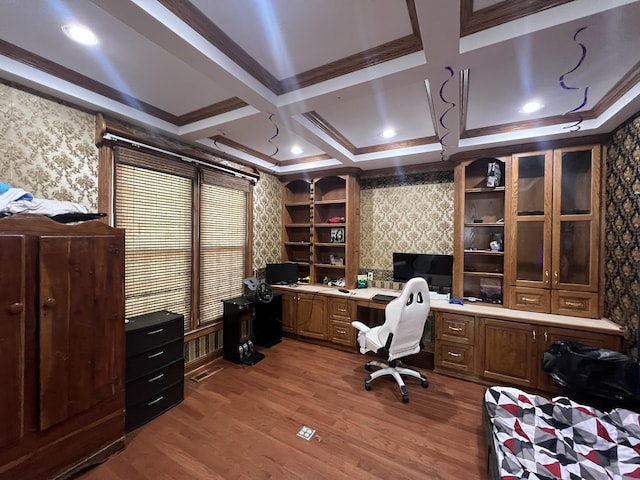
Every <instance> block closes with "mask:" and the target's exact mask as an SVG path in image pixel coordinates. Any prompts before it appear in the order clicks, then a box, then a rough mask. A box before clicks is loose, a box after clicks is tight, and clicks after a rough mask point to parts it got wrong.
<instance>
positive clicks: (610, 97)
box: [592, 62, 640, 118]
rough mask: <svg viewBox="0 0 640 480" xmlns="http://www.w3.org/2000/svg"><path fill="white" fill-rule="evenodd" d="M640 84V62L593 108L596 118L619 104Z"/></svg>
mask: <svg viewBox="0 0 640 480" xmlns="http://www.w3.org/2000/svg"><path fill="white" fill-rule="evenodd" d="M638 83H640V62H638V63H636V64H635V65H634V66H633V67H631V69H630V70H629V71H628V72H627V73H626V74H624V75H623V76H622V78H621V79H620V81H619V82H618V83H616V84H615V85H614V86H613V88H611V89H610V90H609V91H608V92H607V93H606V94H605V95H604V96H603V97H602V98H601V99H600V101H599V102H598V103H597V104H596V105H595V106H594V107H593V109H592V111H593V112H594V115H595V117H596V118H597V117H599V116H600V115H602V114H603V113H604V112H605V111H606V110H607V109H608V108H609V107H611V106H612V105H613V104H614V103H615V102H617V101H618V100H619V99H620V98H622V96H623V95H624V94H625V93H627V92H628V91H629V90H631V89H632V88H633V87H634V86H636V85H637V84H638Z"/></svg>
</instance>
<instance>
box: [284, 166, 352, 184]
mask: <svg viewBox="0 0 640 480" xmlns="http://www.w3.org/2000/svg"><path fill="white" fill-rule="evenodd" d="M361 174H362V170H361V169H359V168H358V167H338V168H330V169H327V170H314V171H312V172H296V173H289V174H285V175H277V177H278V180H280V181H281V182H290V181H291V180H297V179H304V180H313V179H314V178H318V177H330V176H331V175H336V176H340V175H352V176H354V177H355V178H358V177H359V176H360V175H361Z"/></svg>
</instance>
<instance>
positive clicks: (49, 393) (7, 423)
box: [0, 215, 125, 480]
mask: <svg viewBox="0 0 640 480" xmlns="http://www.w3.org/2000/svg"><path fill="white" fill-rule="evenodd" d="M0 265H1V268H2V271H1V273H0V379H1V381H2V386H1V387H0V480H6V479H11V480H15V479H18V478H20V479H22V480H30V479H34V480H35V479H37V480H42V479H51V478H55V479H58V478H66V477H69V476H71V475H72V474H74V473H75V472H77V471H79V470H80V469H82V468H84V467H86V466H89V465H91V464H93V463H97V462H99V461H101V460H104V459H105V458H106V457H107V456H109V455H110V454H111V453H113V452H115V451H117V450H119V449H120V448H122V447H123V446H124V358H125V355H124V326H125V325H124V231H123V230H120V229H116V228H112V227H109V226H108V225H106V224H104V223H102V222H99V221H95V220H94V221H88V222H81V223H76V224H74V225H71V224H62V223H58V222H55V221H53V220H51V219H49V218H47V217H43V216H40V215H15V216H11V217H6V218H2V219H0Z"/></svg>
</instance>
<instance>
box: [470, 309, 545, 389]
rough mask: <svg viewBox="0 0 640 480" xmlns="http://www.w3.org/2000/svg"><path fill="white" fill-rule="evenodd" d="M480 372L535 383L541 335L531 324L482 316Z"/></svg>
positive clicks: (503, 380)
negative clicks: (539, 336)
mask: <svg viewBox="0 0 640 480" xmlns="http://www.w3.org/2000/svg"><path fill="white" fill-rule="evenodd" d="M480 328H481V335H480V338H481V340H480V344H479V348H480V349H481V350H482V354H481V359H480V367H481V370H480V375H481V376H483V377H484V378H486V379H489V380H496V381H499V382H501V383H504V384H513V385H520V386H523V387H535V385H536V377H537V372H538V368H539V365H540V362H539V359H538V348H537V345H538V342H539V341H540V342H541V340H538V338H537V337H538V335H537V332H536V330H535V329H534V328H533V327H532V326H531V325H529V324H526V323H518V322H510V321H505V320H496V319H492V318H482V319H481V320H480Z"/></svg>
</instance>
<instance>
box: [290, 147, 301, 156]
mask: <svg viewBox="0 0 640 480" xmlns="http://www.w3.org/2000/svg"><path fill="white" fill-rule="evenodd" d="M291 153H293V154H294V155H300V154H301V153H302V149H301V148H300V147H299V146H298V145H294V146H293V147H291Z"/></svg>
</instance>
